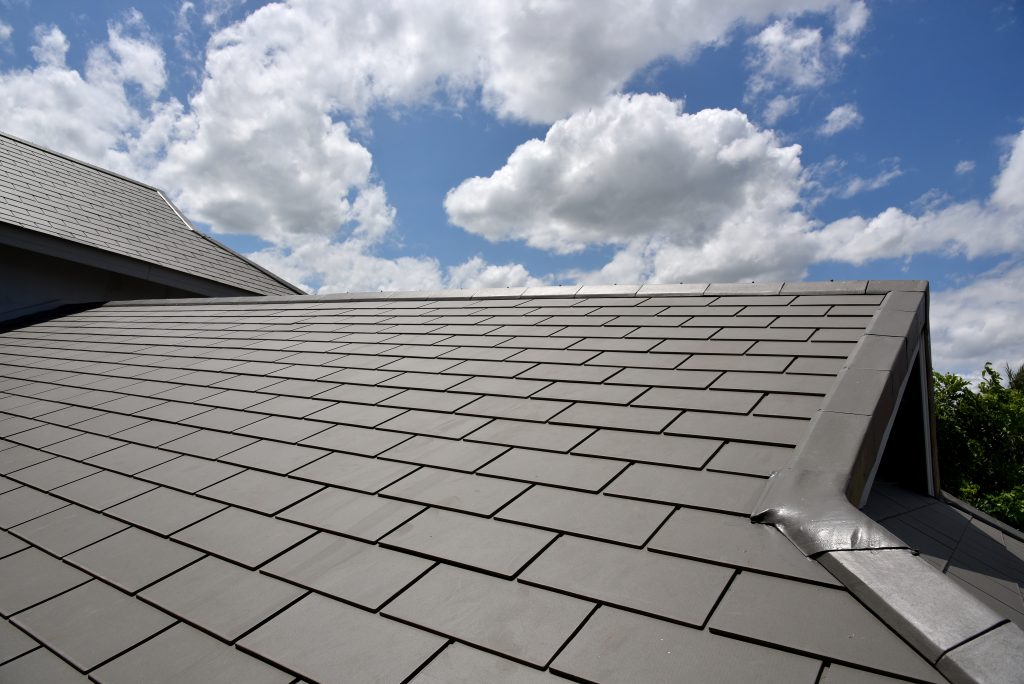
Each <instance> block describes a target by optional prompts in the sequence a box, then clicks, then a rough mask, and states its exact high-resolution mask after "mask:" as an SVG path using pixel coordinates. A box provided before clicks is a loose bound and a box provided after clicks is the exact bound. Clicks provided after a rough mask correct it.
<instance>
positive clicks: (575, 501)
mask: <svg viewBox="0 0 1024 684" xmlns="http://www.w3.org/2000/svg"><path fill="white" fill-rule="evenodd" d="M671 512H672V508H671V507H670V506H663V505H660V504H653V503H646V502H642V501H629V500H626V499H619V498H616V497H610V496H595V495H593V494H583V493H581V492H574V491H569V490H565V489H556V488H553V487H542V486H536V487H533V488H532V489H530V491H528V492H526V493H525V494H524V495H523V496H521V497H519V498H518V499H516V500H515V501H513V502H512V503H511V504H510V505H509V506H508V507H506V508H505V509H503V510H502V511H501V512H500V513H499V514H498V515H497V516H496V517H497V518H498V519H499V520H507V521H510V522H518V523H523V524H525V525H533V526H535V527H542V528H545V529H549V530H556V531H558V532H568V533H570V534H576V535H579V536H581V537H592V538H594V539H602V540H605V541H612V542H617V543H619V544H626V545H629V546H642V545H643V544H644V542H645V541H646V540H647V538H648V537H650V536H651V534H653V533H654V531H655V530H656V529H657V528H658V526H659V525H660V524H661V523H662V521H664V520H665V518H667V517H668V515H669V513H671Z"/></svg>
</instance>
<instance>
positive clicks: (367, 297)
mask: <svg viewBox="0 0 1024 684" xmlns="http://www.w3.org/2000/svg"><path fill="white" fill-rule="evenodd" d="M842 282H844V283H847V285H846V286H845V288H846V289H847V290H848V291H842V290H841V289H837V288H836V283H835V282H833V281H824V282H802V281H797V282H793V283H770V284H767V285H764V286H762V285H757V284H754V283H732V284H725V285H710V284H708V283H680V284H674V283H664V284H661V283H646V284H644V285H611V286H592V287H585V286H580V285H543V286H537V287H527V288H522V287H512V288H482V289H477V290H473V289H463V290H436V291H413V292H336V293H332V294H323V295H308V294H304V295H300V296H291V295H287V296H266V297H262V298H261V299H260V302H261V303H263V304H290V303H296V302H368V301H398V300H425V299H430V300H471V299H518V298H523V297H527V298H531V299H545V298H557V299H574V298H585V297H587V298H589V297H615V296H618V297H622V296H637V297H653V296H675V297H699V296H719V295H720V296H730V295H743V296H757V295H765V296H770V295H778V294H780V292H781V293H782V294H793V295H834V294H850V293H853V294H864V291H865V290H866V289H867V288H868V285H869V282H868V281H866V280H861V281H842ZM892 282H897V283H898V282H901V281H892ZM908 282H911V283H913V282H915V281H908ZM852 283H856V284H852ZM786 287H793V288H798V290H794V291H792V292H782V290H784V289H785V288H786ZM875 294H880V293H875ZM174 303H175V302H174V301H173V300H165V299H148V300H137V301H134V302H132V304H133V305H136V304H145V305H147V306H160V305H165V304H174ZM197 303H201V304H216V305H225V304H251V303H252V299H251V298H248V297H242V298H239V297H219V298H211V299H205V300H203V301H202V302H197ZM119 305H120V306H124V305H125V304H124V303H121V304H118V303H115V302H111V303H110V304H109V306H119Z"/></svg>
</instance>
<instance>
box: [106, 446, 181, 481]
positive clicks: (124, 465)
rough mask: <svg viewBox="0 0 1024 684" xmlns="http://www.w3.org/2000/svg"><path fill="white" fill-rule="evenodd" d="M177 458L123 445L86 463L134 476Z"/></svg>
mask: <svg viewBox="0 0 1024 684" xmlns="http://www.w3.org/2000/svg"><path fill="white" fill-rule="evenodd" d="M177 457H178V454H176V453H174V452H173V451H165V450H163V449H155V448H153V447H148V446H142V445H140V444H125V445H124V446H120V447H117V448H116V449H111V450H110V451H108V452H106V453H103V454H100V455H99V456H94V457H92V458H90V459H89V460H88V461H87V463H88V464H89V465H93V466H100V467H101V468H106V469H107V470H115V471H117V472H119V473H123V474H125V475H135V474H136V473H139V472H141V471H143V470H148V469H149V468H152V467H154V466H158V465H160V464H161V463H166V462H167V461H170V460H171V459H174V458H177Z"/></svg>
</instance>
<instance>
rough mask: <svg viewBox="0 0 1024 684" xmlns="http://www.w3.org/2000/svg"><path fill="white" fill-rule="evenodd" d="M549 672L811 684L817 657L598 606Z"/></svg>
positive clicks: (592, 677) (612, 678)
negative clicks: (813, 657)
mask: <svg viewBox="0 0 1024 684" xmlns="http://www.w3.org/2000/svg"><path fill="white" fill-rule="evenodd" d="M551 667H552V670H553V671H554V672H561V673H565V674H567V675H569V676H572V677H578V678H581V679H582V680H583V681H590V682H609V684H628V683H630V682H650V683H651V684H670V683H672V682H680V681H693V682H719V681H722V682H776V683H778V684H813V683H814V682H816V681H817V678H818V671H819V670H820V669H821V663H820V662H819V661H817V660H813V659H811V658H805V657H801V656H798V655H794V654H791V653H786V652H783V651H777V650H773V649H770V648H764V647H762V646H758V645H755V644H749V643H746V642H743V641H738V640H735V639H728V638H725V637H720V636H717V635H714V634H710V633H708V632H703V631H700V630H696V629H692V628H690V627H683V626H680V625H674V624H672V623H669V622H665V621H663V620H656V619H654V618H650V617H645V616H643V615H637V614H635V613H627V612H625V611H622V610H617V609H615V608H607V607H602V608H600V609H598V611H597V613H595V614H594V616H593V617H592V618H591V619H590V620H589V621H587V624H586V625H584V627H583V629H582V630H580V633H579V634H577V635H576V636H575V637H574V638H573V640H572V641H571V642H570V643H569V645H568V646H567V647H566V648H565V650H564V651H562V653H560V654H559V656H558V658H556V659H555V661H554V662H553V663H552V666H551Z"/></svg>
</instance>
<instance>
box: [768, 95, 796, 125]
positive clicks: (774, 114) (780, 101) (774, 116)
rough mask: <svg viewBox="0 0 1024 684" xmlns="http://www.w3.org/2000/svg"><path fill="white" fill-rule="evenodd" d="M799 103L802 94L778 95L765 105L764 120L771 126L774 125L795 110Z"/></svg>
mask: <svg viewBox="0 0 1024 684" xmlns="http://www.w3.org/2000/svg"><path fill="white" fill-rule="evenodd" d="M799 105H800V96H798V95H792V96H790V97H786V96H784V95H776V96H775V97H773V98H772V99H770V100H768V102H767V103H766V104H765V106H764V112H763V114H762V116H763V117H764V122H765V123H766V124H768V125H769V126H774V125H775V124H776V123H778V121H779V119H781V118H783V117H784V116H787V115H788V114H792V113H793V112H795V111H796V109H797V107H798V106H799Z"/></svg>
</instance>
